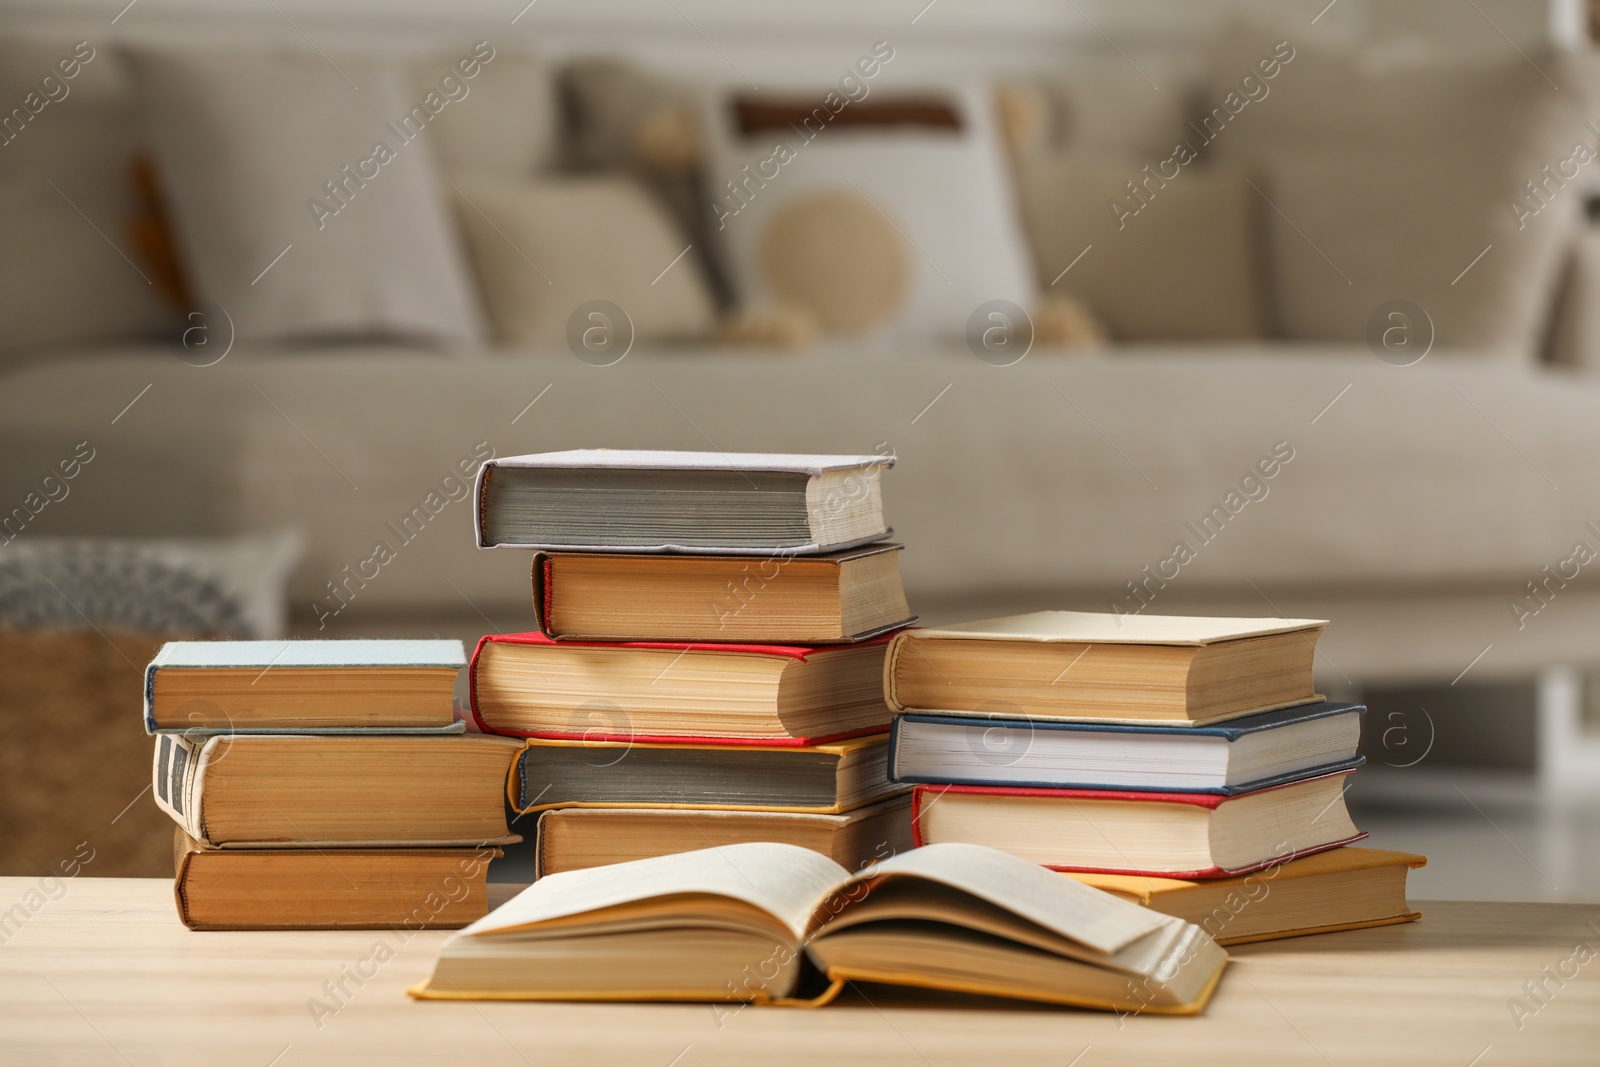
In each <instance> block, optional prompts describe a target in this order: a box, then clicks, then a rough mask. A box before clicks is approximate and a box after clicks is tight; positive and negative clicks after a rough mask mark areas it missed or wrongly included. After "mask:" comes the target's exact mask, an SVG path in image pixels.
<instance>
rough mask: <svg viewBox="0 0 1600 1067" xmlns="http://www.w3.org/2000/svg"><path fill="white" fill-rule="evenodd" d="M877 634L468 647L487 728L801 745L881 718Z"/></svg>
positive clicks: (533, 640)
mask: <svg viewBox="0 0 1600 1067" xmlns="http://www.w3.org/2000/svg"><path fill="white" fill-rule="evenodd" d="M887 645H888V639H887V638H875V639H873V640H871V641H864V642H861V643H858V644H853V645H820V646H808V645H713V644H673V643H668V642H648V641H627V642H621V643H616V644H594V643H587V642H578V641H552V640H551V639H550V638H548V637H546V636H545V635H544V634H540V633H526V634H490V635H488V636H486V637H484V638H483V640H481V641H479V642H478V648H477V651H476V652H474V653H473V656H472V671H471V679H472V713H473V715H474V716H476V718H477V720H478V724H479V725H480V726H481V727H482V728H483V729H484V730H485V731H487V732H489V733H496V734H507V735H510V736H513V737H548V738H558V739H560V738H566V739H570V740H597V741H647V742H648V741H665V742H679V741H690V742H706V743H715V742H717V741H722V742H725V743H741V744H752V745H758V744H759V745H779V746H804V745H812V744H822V743H824V742H828V741H837V740H842V739H844V738H847V737H856V736H860V735H863V734H869V733H884V732H886V731H887V730H888V728H889V709H888V708H887V707H886V706H885V705H884V703H883V655H884V649H885V648H886V647H887Z"/></svg>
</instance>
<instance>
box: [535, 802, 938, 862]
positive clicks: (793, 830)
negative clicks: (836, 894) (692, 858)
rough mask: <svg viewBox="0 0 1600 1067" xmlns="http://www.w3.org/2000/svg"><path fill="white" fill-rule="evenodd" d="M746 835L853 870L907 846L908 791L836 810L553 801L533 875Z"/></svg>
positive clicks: (543, 821) (542, 823) (543, 819)
mask: <svg viewBox="0 0 1600 1067" xmlns="http://www.w3.org/2000/svg"><path fill="white" fill-rule="evenodd" d="M747 841H777V842H781V843H782V844H786V845H797V846H799V847H801V848H807V849H810V850H811V851H813V852H820V853H822V854H823V855H824V856H827V857H828V858H830V859H831V860H833V862H835V863H837V864H839V865H840V866H841V867H844V868H846V869H848V870H852V871H854V870H859V869H860V868H862V867H865V866H866V865H867V864H869V863H871V862H873V861H874V860H880V859H883V858H885V857H887V856H893V855H895V854H896V853H899V852H905V851H907V850H908V849H910V848H911V847H912V844H911V798H910V797H909V796H900V797H892V798H890V799H888V800H880V801H878V802H877V803H876V804H869V805H867V806H866V807H864V808H856V809H855V810H853V811H850V812H846V813H844V814H842V815H812V814H802V813H796V812H784V811H728V810H698V811H697V810H689V809H683V808H672V809H664V808H557V809H555V810H553V811H547V812H545V813H544V814H543V815H541V816H539V876H540V877H541V878H542V877H544V876H545V875H547V874H555V873H557V872H559V871H574V870H581V869H583V868H586V867H600V866H604V865H606V864H611V863H623V862H626V861H629V860H642V859H648V858H650V857H651V856H666V855H670V854H671V853H674V852H693V851H695V850H696V849H701V848H706V847H708V846H711V845H737V844H743V843H745V842H747Z"/></svg>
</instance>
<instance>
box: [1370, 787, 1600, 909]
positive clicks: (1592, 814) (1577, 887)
mask: <svg viewBox="0 0 1600 1067" xmlns="http://www.w3.org/2000/svg"><path fill="white" fill-rule="evenodd" d="M1348 803H1349V805H1350V811H1351V814H1352V815H1353V816H1354V819H1355V823H1356V825H1357V826H1358V827H1360V828H1361V829H1363V830H1366V831H1367V832H1368V833H1370V834H1371V835H1372V836H1371V837H1369V838H1368V839H1367V841H1366V844H1368V845H1370V846H1372V847H1374V848H1392V849H1399V850H1402V851H1405V852H1420V853H1422V854H1423V855H1425V856H1427V857H1428V865H1427V866H1426V867H1424V868H1422V869H1421V870H1418V871H1413V872H1412V874H1411V882H1410V895H1411V897H1412V898H1413V899H1418V900H1430V899H1431V900H1544V901H1571V902H1597V901H1600V791H1595V792H1590V793H1588V794H1587V795H1574V796H1545V795H1541V793H1540V791H1539V789H1538V787H1537V785H1536V783H1535V780H1534V778H1533V776H1532V775H1526V774H1512V773H1505V772H1485V771H1471V770H1460V771H1453V770H1451V769H1449V768H1448V767H1434V768H1429V769H1423V768H1421V767H1415V768H1407V769H1403V770H1401V769H1393V768H1388V767H1383V766H1377V767H1374V766H1372V765H1371V764H1369V765H1368V766H1367V767H1366V768H1363V769H1362V770H1361V771H1360V772H1358V773H1357V774H1356V776H1355V778H1354V780H1353V784H1352V785H1351V788H1350V792H1349V795H1348Z"/></svg>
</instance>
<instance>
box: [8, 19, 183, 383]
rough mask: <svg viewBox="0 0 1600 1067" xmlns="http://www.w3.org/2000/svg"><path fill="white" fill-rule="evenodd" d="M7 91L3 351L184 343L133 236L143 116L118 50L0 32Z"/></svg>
mask: <svg viewBox="0 0 1600 1067" xmlns="http://www.w3.org/2000/svg"><path fill="white" fill-rule="evenodd" d="M0 94H3V95H0V99H3V100H4V101H5V105H4V107H5V111H4V113H3V114H0V118H3V120H4V121H3V122H0V200H3V202H4V203H5V205H6V210H5V211H4V212H0V351H7V352H9V351H18V350H22V349H26V348H32V347H35V346H48V345H62V344H69V343H104V342H121V341H150V340H154V339H157V338H159V337H161V336H163V335H165V336H167V337H170V338H174V339H176V338H177V336H178V333H179V331H180V329H181V325H180V322H179V319H178V317H177V316H176V315H174V314H173V313H172V311H171V310H170V309H169V308H168V307H167V306H166V305H165V303H164V301H163V299H162V296H161V295H160V293H159V292H158V291H157V288H156V286H155V285H154V284H152V279H151V277H150V272H149V270H148V269H146V268H145V265H144V263H143V262H142V261H141V257H140V255H139V254H138V250H137V249H136V248H134V247H132V245H131V244H130V242H129V240H128V226H129V224H130V222H131V221H132V220H133V219H134V218H135V217H136V216H137V215H138V213H139V204H138V200H137V198H136V196H135V194H134V190H133V188H132V186H131V185H130V183H129V181H128V164H129V160H130V159H131V158H132V156H133V154H134V152H135V150H136V148H137V146H138V129H137V126H138V123H137V113H136V108H135V102H134V98H133V95H132V92H131V91H130V89H129V86H128V83H127V77H126V72H125V70H124V68H123V65H122V62H121V59H120V57H119V56H118V55H117V53H116V51H115V50H113V49H111V48H107V47H105V46H103V45H102V46H99V47H96V46H95V45H94V44H92V43H90V42H88V41H85V40H82V39H80V38H77V37H73V36H29V35H21V36H19V35H5V36H0ZM86 294H87V295H89V296H90V298H89V299H85V296H86Z"/></svg>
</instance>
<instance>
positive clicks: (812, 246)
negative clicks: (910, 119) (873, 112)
mask: <svg viewBox="0 0 1600 1067" xmlns="http://www.w3.org/2000/svg"><path fill="white" fill-rule="evenodd" d="M881 92H883V91H882V90H878V91H876V92H874V93H872V94H870V95H869V96H868V97H867V98H866V99H864V100H863V101H861V102H859V103H856V102H851V103H843V104H842V105H840V102H841V101H843V99H844V98H843V97H842V96H840V95H839V94H838V93H837V92H825V91H824V92H816V93H813V94H810V96H809V97H808V96H806V95H803V94H802V95H797V96H795V97H793V98H792V99H794V100H796V101H804V100H808V99H814V100H815V107H816V110H817V112H818V113H819V114H820V115H830V113H832V114H838V112H835V111H833V108H832V107H830V106H829V103H830V102H831V103H832V104H834V105H836V106H839V107H840V110H841V111H842V110H844V109H848V108H856V109H858V111H857V113H858V114H859V112H860V110H861V109H865V108H870V107H878V106H882V105H893V104H894V103H895V101H896V99H900V100H905V99H910V98H907V97H897V98H890V97H889V96H887V95H884V96H880V95H878V94H879V93H881ZM752 99H756V100H762V99H764V98H752ZM915 99H916V100H917V101H926V100H935V101H938V102H939V103H941V104H943V105H947V106H948V107H949V108H950V109H951V110H952V111H953V112H954V113H955V115H956V117H957V120H958V122H959V129H941V128H934V127H929V126H916V125H899V126H894V125H891V126H869V125H858V124H855V123H853V122H852V123H846V122H840V121H837V120H834V119H832V118H830V119H828V120H827V122H826V123H824V121H823V120H822V119H821V118H820V117H819V118H818V120H817V121H815V122H814V123H812V124H811V125H810V126H808V127H806V128H807V129H808V130H812V131H817V132H813V133H812V137H811V139H809V140H808V139H807V138H806V136H805V134H804V133H802V132H801V131H800V130H799V129H797V128H789V129H786V130H784V131H783V132H779V131H777V130H769V131H764V132H757V133H753V134H751V135H750V136H744V135H742V134H741V133H740V132H739V130H738V129H737V127H736V121H737V120H736V117H735V116H736V102H737V101H736V98H730V97H727V96H722V97H720V98H715V99H713V100H712V101H710V102H709V103H708V106H707V108H706V116H707V118H706V122H705V127H706V130H707V131H708V137H707V140H708V147H709V151H708V159H707V171H706V179H707V185H708V186H709V192H710V195H711V198H712V202H713V204H714V205H715V207H714V211H713V216H712V220H711V226H712V229H713V231H714V235H715V236H716V237H717V238H718V239H719V241H720V248H721V252H722V255H723V258H724V261H725V262H726V264H727V267H728V270H729V273H730V275H731V281H732V284H733V286H734V289H735V291H736V293H737V295H738V298H739V301H740V303H741V304H743V305H745V306H746V307H753V308H759V307H763V306H767V305H772V304H778V303H798V304H801V305H803V306H805V307H807V308H808V309H809V310H810V311H812V312H813V313H814V314H816V316H817V318H818V319H819V320H820V322H821V323H822V325H823V327H824V329H826V330H828V331H829V332H831V333H835V334H857V335H869V336H880V337H885V336H892V337H896V338H901V339H927V338H933V337H959V336H961V335H962V334H963V333H964V332H965V330H966V327H967V320H968V317H969V316H970V315H971V314H972V312H973V311H975V310H976V309H977V308H978V306H979V305H980V304H983V303H985V302H986V301H989V300H995V299H1004V300H1009V301H1011V302H1013V303H1015V304H1017V305H1019V306H1021V307H1024V308H1026V307H1029V306H1031V305H1032V303H1033V298H1034V295H1035V288H1034V285H1033V278H1032V270H1031V268H1030V265H1029V262H1028V253H1027V249H1026V246H1025V244H1024V242H1023V240H1022V235H1021V232H1020V230H1019V227H1018V224H1017V218H1016V209H1015V206H1014V202H1013V199H1012V193H1011V187H1010V182H1009V180H1008V178H1007V175H1006V172H1005V167H1004V161H1003V159H1002V156H1001V151H1000V147H999V142H998V139H997V137H996V134H995V130H994V126H993V121H992V116H991V109H990V106H989V101H988V97H987V94H985V93H982V92H979V91H975V90H938V91H935V92H929V93H919V94H917V96H916V97H915ZM808 106H809V105H808ZM854 117H855V116H851V118H854ZM746 167H748V168H749V170H748V171H747V170H746V169H745V168H746ZM730 182H733V183H739V184H740V185H741V188H742V189H743V190H744V193H743V198H742V199H739V198H735V197H734V196H733V195H732V194H731V193H730V192H729V191H728V185H727V183H730ZM719 224H720V228H719Z"/></svg>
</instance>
